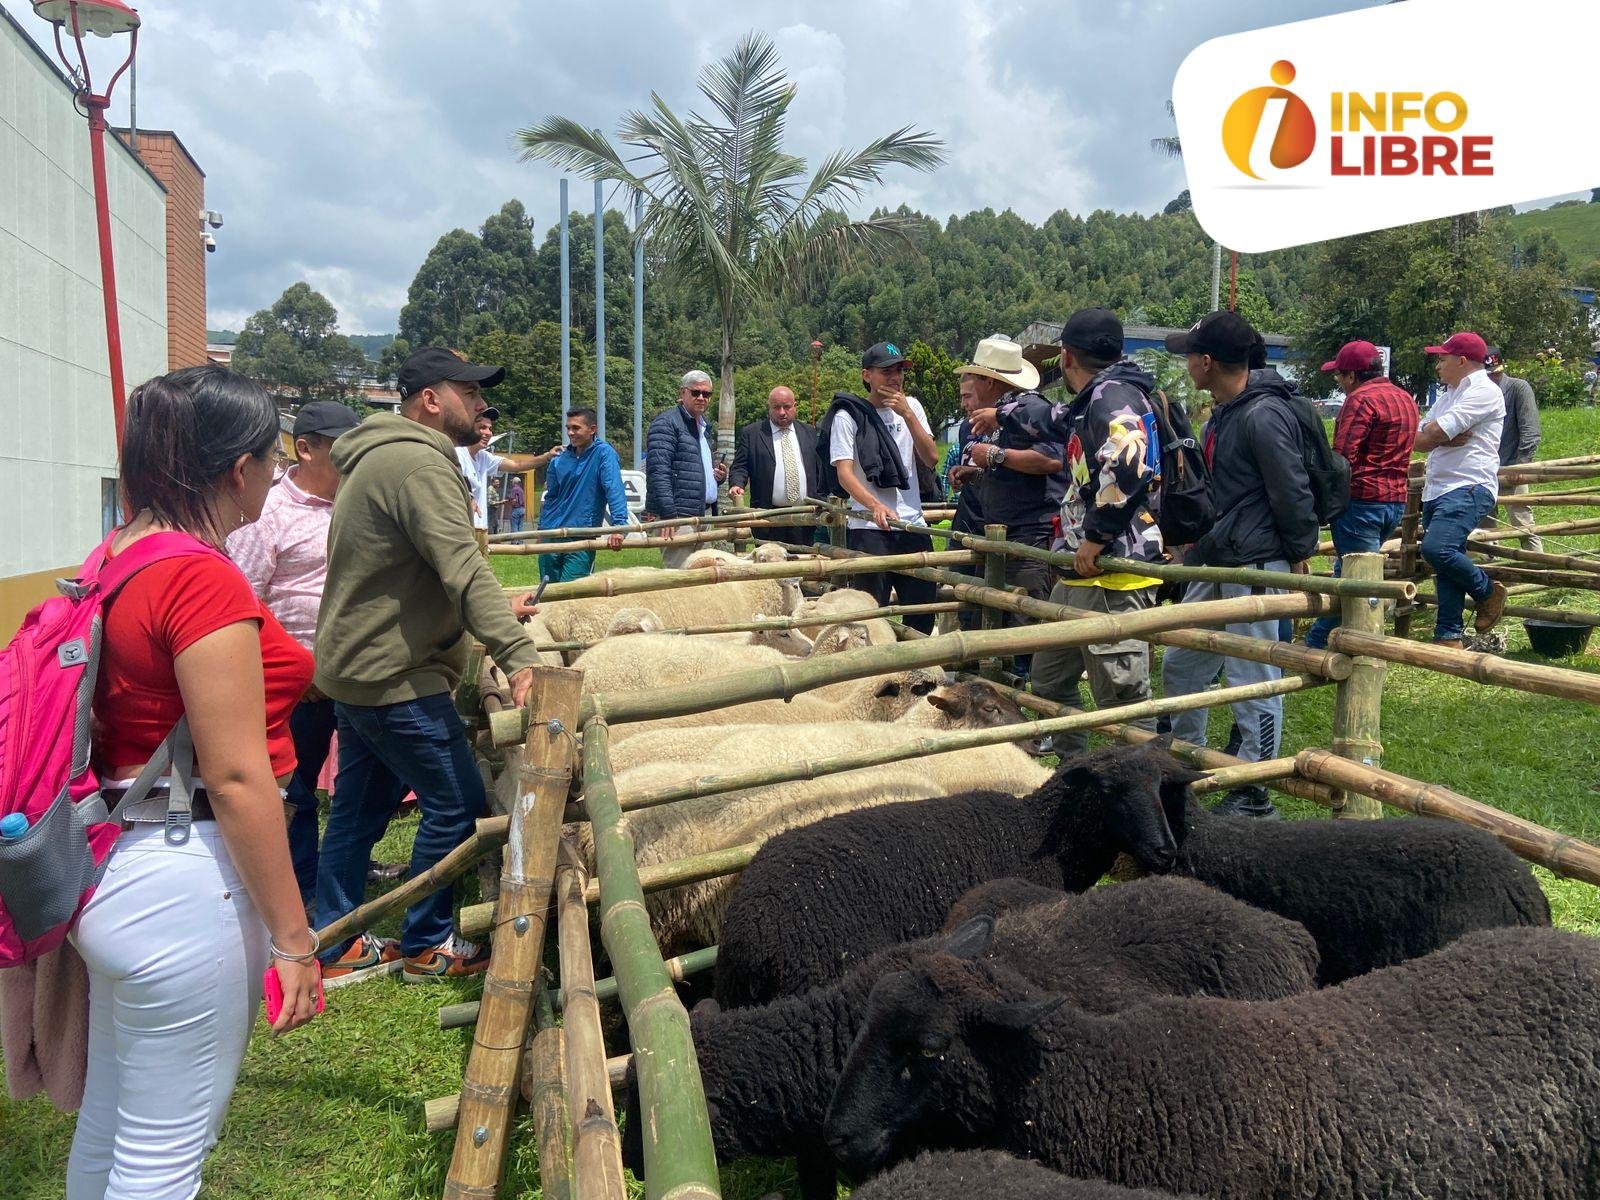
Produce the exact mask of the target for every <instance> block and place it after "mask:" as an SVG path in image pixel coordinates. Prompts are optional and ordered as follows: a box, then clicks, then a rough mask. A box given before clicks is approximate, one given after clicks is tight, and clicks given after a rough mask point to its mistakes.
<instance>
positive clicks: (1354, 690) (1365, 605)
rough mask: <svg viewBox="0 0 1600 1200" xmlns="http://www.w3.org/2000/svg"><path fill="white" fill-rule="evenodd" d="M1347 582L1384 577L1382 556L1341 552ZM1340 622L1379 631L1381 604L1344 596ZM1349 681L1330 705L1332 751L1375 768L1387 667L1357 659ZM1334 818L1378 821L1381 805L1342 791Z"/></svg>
mask: <svg viewBox="0 0 1600 1200" xmlns="http://www.w3.org/2000/svg"><path fill="white" fill-rule="evenodd" d="M1343 570H1344V577H1345V578H1346V579H1367V580H1375V579H1382V578H1383V555H1382V554H1381V553H1378V554H1346V555H1345V556H1344V568H1343ZM1339 624H1340V627H1341V628H1343V629H1349V630H1354V631H1357V632H1361V633H1373V634H1378V635H1382V633H1383V601H1382V600H1379V599H1378V598H1377V597H1366V596H1345V597H1344V598H1343V600H1342V601H1341V604H1340V614H1339ZM1351 662H1352V663H1353V664H1354V665H1353V666H1352V668H1351V671H1350V678H1348V679H1345V680H1341V681H1340V683H1339V684H1338V692H1337V695H1336V698H1335V700H1334V705H1333V752H1334V753H1335V754H1337V755H1339V756H1340V757H1341V758H1349V759H1353V760H1355V761H1356V762H1358V763H1361V764H1362V765H1364V766H1368V767H1376V766H1378V764H1379V762H1380V760H1381V759H1382V757H1383V744H1382V742H1380V741H1379V735H1380V731H1381V725H1382V712H1383V679H1384V675H1385V673H1386V672H1387V670H1388V667H1387V665H1386V664H1385V663H1384V662H1383V661H1381V660H1380V659H1376V658H1368V657H1366V656H1365V655H1357V656H1355V657H1353V658H1352V659H1351ZM1334 815H1335V816H1337V817H1362V818H1371V817H1381V816H1383V805H1382V804H1381V803H1379V802H1378V801H1377V800H1374V799H1373V798H1372V797H1370V796H1363V795H1360V794H1358V793H1356V792H1345V793H1343V795H1342V796H1341V802H1340V803H1339V804H1337V805H1335V806H1334Z"/></svg>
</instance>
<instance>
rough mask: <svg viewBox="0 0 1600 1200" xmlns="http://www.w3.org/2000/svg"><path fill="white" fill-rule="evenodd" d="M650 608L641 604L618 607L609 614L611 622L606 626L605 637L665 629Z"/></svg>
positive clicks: (656, 631)
mask: <svg viewBox="0 0 1600 1200" xmlns="http://www.w3.org/2000/svg"><path fill="white" fill-rule="evenodd" d="M665 628H666V626H664V625H663V624H662V623H661V618H660V617H658V616H657V615H656V614H655V613H654V612H653V611H652V610H650V609H648V608H645V607H643V606H642V605H633V606H630V607H628V608H619V609H617V611H616V612H614V613H612V614H611V623H610V624H609V625H607V626H606V637H622V636H624V635H626V634H630V633H660V632H661V630H663V629H665Z"/></svg>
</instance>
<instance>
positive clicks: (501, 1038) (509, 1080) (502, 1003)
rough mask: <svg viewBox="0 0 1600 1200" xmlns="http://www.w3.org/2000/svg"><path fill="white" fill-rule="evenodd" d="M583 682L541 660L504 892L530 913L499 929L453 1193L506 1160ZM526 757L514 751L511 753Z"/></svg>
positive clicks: (450, 1184)
mask: <svg viewBox="0 0 1600 1200" xmlns="http://www.w3.org/2000/svg"><path fill="white" fill-rule="evenodd" d="M582 685H583V675H582V673H581V672H578V671H568V670H565V669H562V668H556V667H534V668H533V685H532V689H531V691H530V693H529V695H530V699H531V700H532V702H533V703H532V707H533V710H534V711H536V712H538V713H539V714H540V715H541V717H542V718H543V720H541V722H540V723H538V724H536V725H535V726H534V727H533V728H532V729H531V730H530V731H529V734H528V738H527V742H526V743H525V745H524V746H523V749H522V755H521V762H520V764H519V778H520V779H521V781H522V786H521V787H520V788H519V794H518V798H517V804H516V808H515V809H514V810H513V811H512V814H511V817H510V826H511V827H510V832H509V834H508V837H507V842H506V851H505V865H504V870H503V872H502V875H501V883H500V897H499V902H500V904H501V906H502V909H503V911H504V912H505V913H506V914H507V916H511V917H517V918H526V920H525V921H524V920H508V921H506V922H504V923H502V924H501V925H500V926H499V927H498V928H497V929H496V930H495V934H494V939H493V942H492V945H491V950H490V957H489V970H488V972H487V974H486V975H485V976H484V983H483V1002H482V1003H483V1010H482V1018H481V1019H480V1021H479V1024H478V1032H477V1035H476V1036H475V1037H474V1038H473V1043H472V1053H471V1054H470V1056H469V1057H468V1059H467V1069H466V1072H465V1075H464V1077H463V1079H462V1084H461V1097H462V1099H461V1112H460V1115H459V1117H458V1124H457V1128H456V1143H455V1150H454V1152H453V1154H452V1155H451V1159H450V1172H449V1174H448V1175H447V1176H446V1179H445V1189H444V1195H445V1200H466V1198H467V1197H479V1196H483V1195H485V1194H492V1193H493V1191H494V1189H496V1188H497V1187H498V1186H499V1184H500V1176H501V1173H502V1171H503V1169H504V1166H505V1155H506V1149H507V1142H508V1138H509V1135H510V1132H511V1117H512V1113H513V1110H514V1108H515V1101H516V1094H517V1088H518V1084H519V1077H520V1074H521V1067H522V1050H523V1044H524V1043H525V1042H526V1040H527V1037H528V1030H529V1026H530V1025H531V1023H532V1018H533V986H534V978H535V975H536V974H537V972H538V970H539V962H540V958H541V955H542V951H543V946H544V933H545V914H546V913H547V911H548V910H549V907H550V894H551V890H552V888H553V886H554V872H555V857H556V842H557V839H558V838H559V837H560V834H561V814H562V811H563V809H564V808H565V807H566V799H567V786H568V782H569V780H570V778H571V764H572V738H571V737H570V735H569V734H568V732H567V731H568V730H570V729H571V727H572V725H573V723H574V721H575V719H576V715H577V708H578V701H579V696H580V694H581V691H582ZM517 757H518V756H517V755H515V754H512V755H508V759H510V760H516V759H517Z"/></svg>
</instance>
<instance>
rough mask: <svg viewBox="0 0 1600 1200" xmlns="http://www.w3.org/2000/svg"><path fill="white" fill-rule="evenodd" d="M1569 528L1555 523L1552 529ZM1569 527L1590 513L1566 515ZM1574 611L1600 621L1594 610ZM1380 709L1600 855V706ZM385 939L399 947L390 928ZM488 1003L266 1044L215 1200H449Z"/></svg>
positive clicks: (337, 1024) (1415, 770)
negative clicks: (427, 1104) (457, 1100)
mask: <svg viewBox="0 0 1600 1200" xmlns="http://www.w3.org/2000/svg"><path fill="white" fill-rule="evenodd" d="M1597 207H1600V206H1597ZM1563 211H1566V210H1563ZM1544 429H1545V444H1544V446H1543V448H1542V456H1543V457H1547V458H1562V457H1568V456H1571V455H1576V454H1583V453H1588V452H1590V451H1592V450H1594V449H1595V448H1596V447H1600V411H1593V410H1580V411H1556V412H1549V413H1546V414H1545V417H1544ZM1588 512H1589V513H1593V510H1588ZM1564 515H1566V514H1564V513H1563V511H1562V510H1556V511H1554V512H1551V513H1550V514H1549V516H1548V517H1547V518H1545V517H1543V516H1542V517H1541V519H1547V520H1557V519H1561V518H1562V517H1563V516H1564ZM1570 515H1574V516H1576V515H1582V514H1580V513H1579V512H1578V511H1577V510H1571V512H1570ZM1560 541H1561V543H1562V545H1561V546H1560V547H1552V548H1553V549H1559V550H1565V549H1566V548H1567V547H1569V546H1571V547H1577V548H1582V549H1594V548H1595V547H1596V545H1597V544H1600V538H1595V537H1586V538H1578V539H1560ZM659 561H660V556H659V554H658V553H657V552H654V551H634V550H624V551H622V552H620V553H617V554H609V553H607V552H605V551H602V552H601V554H600V559H599V564H598V565H600V566H601V567H610V566H635V565H644V564H646V563H650V562H657V563H658V562H659ZM495 569H496V572H497V573H498V574H499V575H500V577H501V578H502V579H503V580H504V581H505V582H506V583H507V584H519V583H528V582H530V581H531V580H532V579H533V578H534V576H535V572H536V568H535V564H534V563H533V561H532V560H531V559H525V558H513V557H511V556H497V557H496V558H495ZM1542 600H1543V602H1548V598H1542ZM1533 602H1541V598H1535V600H1534V601H1533ZM1562 603H1577V604H1581V605H1583V606H1584V607H1588V608H1600V603H1597V597H1595V596H1594V595H1592V594H1587V595H1581V596H1577V597H1574V598H1569V599H1564V600H1563V601H1562ZM1429 624H1430V622H1429V619H1428V618H1427V617H1426V616H1425V615H1424V616H1423V617H1422V618H1421V619H1420V620H1419V621H1418V622H1417V626H1418V628H1417V629H1416V633H1417V635H1418V636H1419V637H1426V636H1427V634H1428V631H1429ZM1506 628H1507V629H1508V631H1509V633H1510V637H1511V645H1510V648H1509V651H1508V655H1509V657H1511V658H1513V659H1518V660H1522V661H1539V660H1536V659H1534V658H1533V657H1532V656H1531V654H1530V653H1529V651H1528V646H1527V640H1526V637H1525V635H1524V634H1523V632H1522V629H1521V625H1520V623H1518V622H1516V621H1515V620H1509V621H1508V622H1507V624H1506ZM1559 665H1561V666H1565V667H1570V668H1573V669H1576V670H1584V671H1595V670H1600V658H1597V656H1596V655H1594V654H1589V655H1580V656H1576V657H1575V658H1573V659H1571V660H1568V661H1565V662H1562V663H1561V664H1559ZM1333 698H1334V693H1333V690H1332V689H1331V688H1324V689H1318V690H1316V691H1312V692H1307V693H1301V694H1298V695H1293V696H1290V697H1288V699H1287V704H1286V721H1285V727H1286V732H1285V738H1284V752H1285V753H1290V752H1293V751H1295V750H1298V749H1301V748H1303V747H1306V746H1325V745H1327V744H1328V738H1329V730H1330V726H1331V720H1332V709H1333ZM1384 701H1385V703H1384V714H1383V715H1384V726H1383V741H1384V748H1385V752H1384V760H1383V765H1384V766H1385V767H1387V768H1389V769H1391V770H1394V771H1398V772H1400V773H1402V774H1405V775H1409V776H1412V777H1414V778H1417V779H1426V780H1430V781H1433V782H1436V783H1440V784H1443V785H1445V786H1447V787H1450V788H1452V789H1454V790H1456V791H1458V792H1461V793H1463V794H1465V795H1467V796H1471V797H1472V798H1474V799H1476V800H1481V801H1483V802H1485V803H1488V804H1493V805H1495V806H1497V807H1500V808H1504V809H1505V810H1506V811H1508V812H1513V813H1516V814H1518V815H1519V816H1522V817H1526V818H1528V819H1529V820H1533V821H1537V822H1539V823H1540V824H1543V825H1546V826H1549V827H1550V828H1553V829H1557V830H1560V831H1562V832H1564V833H1568V834H1572V835H1575V836H1578V837H1581V838H1585V839H1587V840H1589V841H1600V738H1596V737H1595V733H1594V731H1595V728H1596V726H1595V712H1594V710H1593V709H1592V708H1589V707H1587V706H1584V705H1581V704H1576V703H1572V702H1568V701H1561V700H1556V699H1547V698H1544V697H1539V696H1525V695H1521V694H1519V693H1515V692H1509V691H1505V690H1502V689H1496V688H1486V687H1482V686H1479V685H1477V684H1473V683H1470V682H1468V681H1466V680H1458V679H1454V678H1448V677H1444V676H1438V675H1432V674H1429V673H1425V672H1421V671H1416V670H1412V669H1409V668H1404V667H1397V668H1393V669H1392V670H1391V671H1390V673H1389V676H1388V681H1387V684H1386V687H1385V697H1384ZM1227 725H1228V722H1227V720H1226V718H1225V717H1224V716H1221V715H1219V716H1217V718H1216V719H1214V720H1213V721H1212V728H1211V733H1212V737H1213V741H1214V742H1216V743H1217V744H1219V745H1220V744H1221V742H1222V741H1223V740H1224V738H1225V736H1226V734H1227ZM1283 805H1284V809H1285V811H1286V813H1287V814H1288V815H1290V816H1294V817H1320V816H1322V815H1323V813H1322V811H1321V810H1320V809H1318V808H1316V807H1315V806H1314V805H1310V804H1306V803H1302V802H1299V801H1294V800H1286V801H1284V802H1283ZM414 829H415V821H414V819H402V820H400V821H397V822H396V824H395V826H394V828H393V829H392V830H391V832H390V834H389V836H388V838H386V839H385V841H384V842H383V843H382V844H381V845H380V847H379V850H378V857H379V858H381V859H384V860H386V861H397V860H399V859H402V858H403V857H404V856H405V854H406V853H407V851H408V849H409V846H410V840H411V837H412V833H413V831H414ZM1538 874H1539V877H1540V880H1541V882H1542V883H1543V884H1544V886H1545V889H1546V891H1547V892H1548V894H1549V896H1550V900H1551V906H1552V909H1553V910H1554V912H1555V914H1556V921H1557V923H1558V924H1560V925H1562V926H1563V927H1565V928H1568V929H1574V930H1580V931H1583V932H1585V933H1589V934H1592V935H1600V891H1597V890H1596V889H1594V888H1591V887H1589V886H1588V885H1586V884H1581V883H1574V882H1570V881H1566V880H1561V879H1557V878H1556V877H1554V876H1552V875H1550V874H1549V873H1548V872H1545V871H1539V872H1538ZM474 889H475V884H474V883H473V882H472V880H471V878H470V877H469V879H468V882H467V885H466V886H465V887H464V888H463V893H464V895H463V900H464V901H470V900H471V899H473V898H474V896H473V895H472V892H473V891H474ZM380 932H386V933H393V932H394V922H391V923H390V926H389V928H387V929H384V930H381V931H380ZM475 990H476V989H475V987H474V985H471V984H451V985H442V986H431V987H404V986H402V985H401V984H399V983H398V982H397V981H394V980H382V981H376V982H370V983H363V984H358V985H356V986H355V987H351V988H346V989H341V990H339V991H336V992H333V993H331V994H330V996H329V1009H328V1012H327V1014H326V1015H325V1016H324V1017H323V1018H321V1019H320V1020H318V1021H316V1022H314V1023H313V1024H312V1025H311V1026H309V1027H308V1028H306V1029H304V1030H301V1031H299V1032H297V1033H295V1034H292V1035H290V1036H289V1037H286V1038H283V1039H279V1040H273V1039H272V1038H270V1037H267V1036H265V1032H264V1030H262V1029H258V1030H257V1033H258V1036H257V1037H256V1038H255V1040H254V1041H253V1042H252V1044H251V1048H250V1052H249V1055H248V1057H247V1058H246V1060H245V1066H244V1072H243V1075H242V1076H241V1079H240V1084H239V1088H238V1090H237V1092H236V1093H235V1094H234V1098H233V1104H232V1107H231V1109H230V1111H229V1117H228V1126H227V1130H226V1133H225V1135H224V1137H223V1140H222V1143H221V1144H220V1145H219V1146H218V1148H217V1151H216V1153H215V1154H214V1155H213V1157H212V1159H211V1161H210V1163H209V1165H208V1167H207V1171H206V1189H205V1195H206V1196H207V1197H209V1198H211V1200H236V1198H248V1200H307V1198H308V1197H316V1198H321V1197H331V1196H340V1195H348V1196H358V1197H361V1198H362V1200H368V1198H370V1200H413V1198H416V1200H422V1198H424V1197H427V1198H433V1197H437V1196H438V1195H440V1193H441V1191H442V1188H443V1183H444V1176H445V1171H446V1170H447V1168H448V1166H449V1162H450V1149H451V1143H452V1139H453V1134H451V1133H446V1134H438V1135H429V1134H427V1133H425V1132H423V1129H422V1103H423V1101H425V1100H427V1099H429V1098H431V1097H433V1096H437V1095H443V1094H446V1093H449V1092H454V1091H456V1090H458V1089H459V1087H460V1082H461V1072H462V1068H463V1066H464V1065H465V1062H466V1056H467V1051H468V1048H469V1045H470V1033H469V1031H465V1030H452V1031H450V1032H448V1033H441V1032H440V1031H439V1029H438V1023H437V1019H436V1013H437V1010H438V1008H439V1006H440V1005H443V1004H449V1003H454V1002H456V1001H458V1000H461V999H468V998H471V997H472V996H473V995H474V994H475ZM71 1135H72V1118H71V1117H70V1116H63V1115H61V1114H58V1113H56V1112H54V1111H53V1110H52V1109H51V1108H50V1107H49V1106H48V1105H46V1104H44V1103H42V1102H40V1101H31V1102H29V1103H26V1104H15V1103H9V1102H5V1101H0V1179H5V1180H8V1181H9V1182H8V1183H7V1184H5V1186H4V1188H3V1194H4V1195H5V1196H7V1197H8V1200H46V1198H54V1197H58V1196H60V1194H61V1179H62V1178H63V1175H64V1172H65V1164H66V1155H67V1148H68V1143H69V1142H70V1140H71ZM532 1146H533V1135H532V1130H531V1129H530V1128H529V1125H528V1122H527V1120H526V1118H523V1119H521V1120H519V1122H518V1126H517V1133H516V1138H515V1147H516V1149H515V1153H514V1155H513V1157H512V1161H511V1162H510V1164H509V1167H508V1171H507V1178H506V1187H505V1190H504V1193H503V1194H504V1195H506V1196H536V1195H538V1172H537V1165H536V1162H535V1157H534V1153H533V1150H532ZM794 1186H795V1179H794V1172H793V1170H792V1166H791V1165H790V1164H788V1163H766V1162H756V1161H751V1162H743V1163H736V1164H733V1165H731V1166H729V1167H726V1168H724V1170H723V1194H724V1195H725V1196H727V1197H728V1198H729V1200H756V1198H757V1197H760V1196H763V1195H766V1194H767V1193H768V1192H771V1191H774V1190H779V1189H783V1190H787V1191H788V1192H789V1193H790V1194H791V1195H792V1194H793V1190H794ZM635 1194H636V1195H637V1190H636V1192H635Z"/></svg>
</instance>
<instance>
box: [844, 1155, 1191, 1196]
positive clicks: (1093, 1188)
mask: <svg viewBox="0 0 1600 1200" xmlns="http://www.w3.org/2000/svg"><path fill="white" fill-rule="evenodd" d="M991 1198H992V1200H1173V1196H1172V1193H1171V1192H1151V1191H1146V1190H1145V1189H1144V1188H1139V1189H1138V1190H1133V1189H1131V1188H1125V1187H1118V1186H1117V1185H1116V1184H1114V1183H1102V1182H1100V1181H1099V1180H1094V1179H1068V1178H1067V1177H1066V1176H1065V1175H1057V1174H1056V1173H1055V1172H1054V1171H1052V1170H1050V1169H1049V1168H1048V1167H1045V1166H1041V1165H1040V1164H1039V1163H1036V1162H1029V1161H1028V1160H1027V1159H1023V1158H1012V1157H1011V1155H1009V1154H1001V1153H1000V1152H999V1151H997V1150H967V1151H963V1152H950V1151H945V1152H942V1153H937V1154H924V1155H922V1156H920V1157H919V1158H918V1159H917V1160H916V1161H915V1162H908V1163H902V1164H901V1165H900V1166H898V1167H896V1168H895V1169H894V1170H892V1171H888V1172H886V1173H884V1174H882V1175H879V1176H878V1177H877V1178H876V1179H873V1180H871V1181H870V1182H868V1183H864V1184H862V1185H861V1186H860V1187H858V1188H857V1189H856V1190H855V1191H853V1192H851V1193H850V1200H991Z"/></svg>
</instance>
